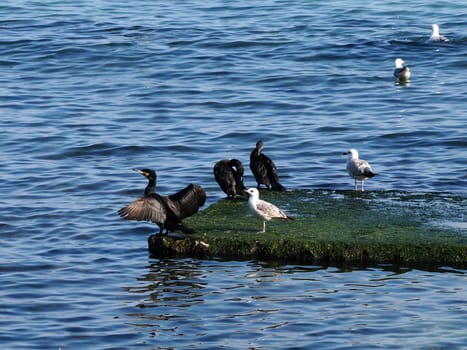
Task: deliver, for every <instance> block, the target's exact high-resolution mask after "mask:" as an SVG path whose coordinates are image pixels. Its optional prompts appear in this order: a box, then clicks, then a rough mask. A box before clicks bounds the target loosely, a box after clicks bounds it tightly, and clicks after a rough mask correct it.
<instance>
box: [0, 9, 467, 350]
mask: <svg viewBox="0 0 467 350" xmlns="http://www.w3.org/2000/svg"><path fill="white" fill-rule="evenodd" d="M466 15H467V5H465V3H464V2H463V1H438V2H436V3H434V2H433V3H432V4H430V5H426V2H423V1H412V2H410V3H407V2H401V1H389V2H385V3H381V4H377V5H376V4H375V3H374V2H370V1H360V2H358V4H356V3H355V2H354V1H345V0H342V1H305V0H302V1H287V0H284V1H262V2H260V3H259V4H256V3H254V2H251V1H237V2H227V1H210V0H208V1H204V2H195V1H176V2H171V1H169V2H168V1H143V0H139V1H127V2H123V1H105V0H103V1H95V0H92V1H91V0H81V1H74V2H65V1H43V2H36V1H25V0H22V1H7V2H2V4H1V5H0V32H1V36H0V112H1V114H0V115H1V119H2V128H1V131H2V132H1V136H2V137H1V138H0V146H1V152H0V164H1V182H0V204H1V205H0V227H1V230H0V238H1V240H2V244H1V248H0V282H1V286H2V287H1V289H0V291H1V293H0V295H1V299H0V302H1V305H0V310H2V311H1V317H0V344H2V348H5V349H45V348H47V349H58V348H62V349H91V348H92V349H117V348H118V349H134V348H144V349H146V348H151V349H169V348H171V349H174V348H176V349H179V348H180V349H181V348H193V349H206V348H213V349H217V348H239V349H245V348H257V349H270V348H310V347H313V348H317V349H319V348H322V349H336V348H342V349H344V348H384V349H388V348H394V349H400V348H449V349H458V348H465V347H467V336H466V334H465V326H464V325H465V319H466V316H467V304H466V300H467V293H466V291H465V285H466V275H465V274H466V271H462V270H460V271H459V270H453V269H451V268H450V267H444V268H443V269H442V270H436V271H422V270H417V269H413V270H411V269H407V270H403V271H400V270H397V269H396V268H395V267H375V268H367V269H349V270H342V269H339V268H324V267H300V266H268V265H265V264H261V263H257V262H231V261H230V262H229V261H226V262H225V261H217V260H213V261H198V260H191V259H188V260H169V261H164V260H162V261H159V260H155V259H151V258H150V257H149V256H148V252H147V247H146V238H147V236H148V235H149V234H151V233H153V232H154V231H155V227H154V225H150V224H145V223H136V222H123V221H122V220H121V219H120V218H119V217H118V215H116V211H117V210H118V209H119V208H120V207H121V206H123V205H125V204H127V203H128V202H129V201H131V200H132V199H133V198H135V197H136V196H138V195H140V194H141V192H142V189H143V188H144V186H145V181H144V179H143V178H141V177H140V176H139V175H137V174H135V173H133V172H132V171H131V169H132V168H134V167H143V166H144V167H151V168H154V169H156V170H157V172H158V175H159V177H158V191H159V192H160V193H171V192H174V191H176V190H178V189H180V188H181V187H184V186H185V185H186V184H188V183H190V182H197V183H199V184H201V185H202V186H203V187H204V188H205V189H206V191H207V194H208V203H207V205H209V204H212V203H214V202H216V201H217V200H219V199H220V198H223V197H224V195H223V193H222V192H221V191H220V189H219V188H218V186H217V184H216V183H215V182H214V179H213V176H212V166H213V164H214V163H215V162H216V161H217V160H220V159H222V158H233V157H235V158H238V159H240V160H241V161H242V162H244V164H245V165H247V164H248V155H249V152H250V151H251V149H252V148H253V147H254V144H255V142H256V141H257V140H258V139H260V138H261V139H263V140H264V142H265V153H266V154H268V155H269V156H271V157H272V158H273V159H274V160H275V162H276V164H277V165H278V167H279V171H280V175H281V179H282V183H283V184H284V185H285V186H286V187H287V188H289V189H291V190H293V189H301V188H306V189H308V188H310V189H313V188H319V189H323V188H325V189H330V190H333V189H336V190H342V189H351V188H352V186H353V181H352V180H351V179H350V178H349V177H348V175H347V173H346V171H345V162H346V159H345V157H344V156H342V153H343V152H344V151H347V150H348V149H349V148H356V149H358V150H359V151H360V156H361V157H362V158H364V159H367V160H368V161H370V163H371V164H372V166H373V168H374V170H375V171H376V172H377V173H378V174H379V176H378V177H376V178H373V179H371V180H369V181H368V183H367V185H366V188H367V190H369V191H386V190H403V191H407V192H411V193H412V192H413V193H425V192H440V193H446V194H455V195H456V196H461V197H465V196H466V195H467V191H466V188H467V187H466V185H467V128H466V125H467V95H466V93H465V91H466V90H465V86H466V84H465V83H466V71H467V70H466V68H467V63H466V59H465V58H466V56H467V37H466V35H465V33H466V23H465V18H466ZM432 23H438V24H440V31H441V34H443V35H445V36H447V37H449V38H450V41H449V42H448V43H431V42H427V39H428V37H429V36H430V32H431V24H432ZM397 57H401V58H403V59H404V60H405V61H406V62H407V64H408V65H409V66H410V67H411V70H412V80H411V83H410V84H408V85H396V84H395V83H394V79H393V77H392V71H393V61H394V59H395V58H397ZM245 182H246V184H247V185H250V186H252V185H254V180H253V177H252V176H251V174H250V172H249V171H247V174H246V177H245ZM459 221H465V217H462V218H460V219H459Z"/></svg>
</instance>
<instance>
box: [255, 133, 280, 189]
mask: <svg viewBox="0 0 467 350" xmlns="http://www.w3.org/2000/svg"><path fill="white" fill-rule="evenodd" d="M263 148H264V144H263V141H261V140H259V141H258V142H256V148H255V149H254V150H253V151H252V152H251V154H250V169H251V172H252V173H253V175H254V177H255V179H256V182H257V183H258V186H257V188H258V189H259V187H260V185H261V184H264V185H266V187H267V188H269V186H271V188H272V189H273V190H276V191H284V190H285V187H284V186H282V185H281V184H280V182H279V172H278V171H277V167H276V165H275V164H274V162H273V161H272V160H271V158H269V157H268V156H267V155H265V154H263Z"/></svg>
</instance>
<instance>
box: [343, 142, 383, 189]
mask: <svg viewBox="0 0 467 350" xmlns="http://www.w3.org/2000/svg"><path fill="white" fill-rule="evenodd" d="M344 154H348V155H349V160H348V161H347V171H348V173H349V175H350V176H351V177H353V178H354V179H355V191H357V180H360V181H362V192H363V191H365V190H364V188H363V183H364V182H365V180H366V179H369V178H370V177H373V176H375V175H377V174H375V173H374V172H373V169H371V166H370V164H368V162H367V161H366V160H363V159H358V151H357V150H356V149H353V148H352V149H350V150H349V151H348V152H345V153H344Z"/></svg>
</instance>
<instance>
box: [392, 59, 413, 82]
mask: <svg viewBox="0 0 467 350" xmlns="http://www.w3.org/2000/svg"><path fill="white" fill-rule="evenodd" d="M404 63H405V61H404V60H403V59H402V58H396V60H395V61H394V65H395V66H396V68H395V69H394V76H395V77H396V79H397V80H398V81H399V82H407V81H409V79H410V69H409V67H408V66H404Z"/></svg>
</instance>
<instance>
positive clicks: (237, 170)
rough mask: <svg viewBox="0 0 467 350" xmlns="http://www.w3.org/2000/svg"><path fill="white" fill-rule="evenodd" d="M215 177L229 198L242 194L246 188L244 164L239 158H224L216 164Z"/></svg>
mask: <svg viewBox="0 0 467 350" xmlns="http://www.w3.org/2000/svg"><path fill="white" fill-rule="evenodd" d="M213 171H214V178H215V180H216V182H217V183H218V184H219V186H220V188H221V189H222V191H224V192H225V193H226V194H227V198H235V197H236V196H237V195H242V194H243V191H244V190H245V189H246V187H245V185H244V184H243V172H244V170H243V165H242V163H241V162H240V161H239V160H238V159H230V160H228V159H223V160H220V161H218V162H217V163H216V164H215V165H214V169H213Z"/></svg>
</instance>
